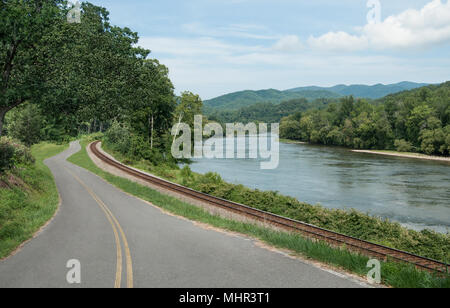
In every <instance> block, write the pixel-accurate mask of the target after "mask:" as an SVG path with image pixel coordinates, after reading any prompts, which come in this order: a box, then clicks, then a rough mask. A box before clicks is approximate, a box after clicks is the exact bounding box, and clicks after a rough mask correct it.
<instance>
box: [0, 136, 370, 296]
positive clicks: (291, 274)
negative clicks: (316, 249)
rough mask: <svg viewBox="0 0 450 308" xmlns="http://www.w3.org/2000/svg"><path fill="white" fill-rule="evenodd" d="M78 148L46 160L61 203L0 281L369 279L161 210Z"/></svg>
mask: <svg viewBox="0 0 450 308" xmlns="http://www.w3.org/2000/svg"><path fill="white" fill-rule="evenodd" d="M79 149H80V145H79V144H78V142H74V143H72V144H71V145H70V148H69V149H68V150H67V151H65V152H63V153H61V154H59V155H57V156H55V157H53V158H50V159H48V160H47V161H46V164H47V165H48V166H49V168H50V169H51V171H52V173H53V175H54V177H55V180H56V183H57V186H58V190H59V192H60V195H61V199H62V203H61V206H60V209H59V211H58V213H57V215H56V216H55V218H54V219H53V221H51V223H50V224H49V225H48V226H47V227H46V228H45V229H44V230H43V231H42V232H41V233H40V234H39V235H38V236H37V237H36V238H35V239H33V240H31V241H30V242H28V243H27V244H26V245H25V246H24V247H23V248H22V249H21V250H20V251H19V252H18V253H17V254H16V255H14V256H12V257H10V258H8V259H6V260H5V261H1V262H0V288H4V287H67V288H70V287H87V288H91V287H106V288H110V287H123V288H125V287H156V288H160V287H170V288H172V287H176V288H212V287H217V288H221V287H225V288H247V287H248V288H278V287H286V288H299V287H363V286H364V285H363V284H361V283H360V282H358V281H356V280H353V279H350V278H348V277H345V276H342V275H338V274H336V273H334V272H330V271H324V270H322V269H319V268H317V267H315V266H313V265H311V264H308V263H305V262H302V261H301V260H297V259H293V258H290V257H288V256H285V255H283V254H281V253H279V252H275V251H271V250H267V249H264V248H260V247H258V246H256V245H255V243H254V241H252V240H250V239H247V238H245V237H239V236H232V235H229V234H225V233H222V232H217V231H214V230H208V229H204V228H201V227H199V226H196V225H195V224H193V223H192V222H190V221H187V220H184V219H180V218H177V217H173V216H170V215H167V214H164V213H163V212H161V211H160V210H159V209H157V208H155V207H153V206H150V205H149V204H147V203H146V202H143V201H141V200H139V199H136V198H134V197H132V196H129V195H127V194H125V193H123V192H121V191H119V190H117V189H116V188H115V187H114V186H112V185H110V184H108V183H106V182H105V181H103V180H102V179H101V178H99V177H97V176H95V175H93V174H92V173H90V172H88V171H86V170H84V169H82V168H79V167H77V166H75V165H73V164H71V163H69V162H67V161H66V159H67V158H68V157H69V156H70V155H72V154H73V153H76V152H77V151H79ZM69 260H78V261H79V264H80V271H79V272H80V277H81V283H73V284H70V283H69V282H68V279H67V275H68V272H69V271H70V273H72V269H76V266H75V267H70V268H68V267H67V263H68V261H69ZM71 266H73V264H72V265H71ZM70 277H72V278H73V277H77V275H75V276H72V275H69V278H70ZM69 280H70V279H69ZM72 282H73V281H72Z"/></svg>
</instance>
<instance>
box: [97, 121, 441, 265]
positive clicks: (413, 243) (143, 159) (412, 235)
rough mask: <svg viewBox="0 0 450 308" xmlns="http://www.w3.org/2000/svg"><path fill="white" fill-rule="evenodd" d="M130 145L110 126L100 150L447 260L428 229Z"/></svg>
mask: <svg viewBox="0 0 450 308" xmlns="http://www.w3.org/2000/svg"><path fill="white" fill-rule="evenodd" d="M133 140H134V138H133V134H132V133H131V132H130V131H129V130H128V129H127V128H126V127H123V126H120V125H113V127H111V129H110V130H108V131H107V132H106V133H105V135H104V138H103V147H104V149H105V150H106V151H108V152H109V153H111V154H112V155H113V156H115V157H116V158H118V159H119V160H121V161H122V162H124V163H126V164H129V165H132V166H134V167H136V168H139V169H142V170H145V171H149V172H152V173H154V174H156V175H158V176H161V177H163V178H166V179H168V180H171V181H174V182H177V183H179V184H182V185H185V186H188V187H190V188H192V189H195V190H198V191H201V192H204V193H207V194H211V195H213V196H216V197H220V198H224V199H228V200H231V201H235V202H238V203H242V204H246V205H248V206H252V207H254V208H257V209H260V210H263V211H268V212H271V213H274V214H278V215H281V216H285V217H289V218H292V219H296V220H300V221H302V222H306V223H310V224H313V225H316V226H319V227H322V228H325V229H329V230H332V231H336V232H339V233H343V234H346V235H350V236H354V237H357V238H361V239H364V240H368V241H371V242H375V243H378V244H382V245H386V246H389V247H392V248H396V249H401V250H405V251H408V252H411V253H414V254H417V255H421V256H424V257H428V258H432V259H436V260H440V261H446V260H450V234H440V233H437V232H434V231H430V230H423V231H421V232H417V231H414V230H409V229H406V228H404V227H402V226H401V225H400V224H398V223H394V222H391V221H389V220H384V219H380V218H378V217H373V216H369V215H367V214H364V213H360V212H358V211H356V210H352V211H345V210H337V209H336V210H332V209H326V208H324V207H322V206H318V205H311V204H307V203H304V202H301V201H299V200H297V199H295V198H292V197H288V196H283V195H280V194H279V193H277V192H273V191H259V190H253V189H249V188H247V187H245V186H243V185H235V184H230V183H227V182H225V181H224V180H223V179H222V178H221V177H220V176H219V175H218V174H215V173H207V174H204V175H201V174H196V173H194V172H192V171H191V170H190V168H189V166H188V165H186V166H184V167H183V168H182V169H180V168H179V167H178V166H177V164H176V163H175V162H174V161H168V160H164V159H163V157H162V156H160V157H159V158H158V157H155V156H153V155H151V153H150V152H145V151H136V150H135V149H137V148H139V147H138V144H132V143H133Z"/></svg>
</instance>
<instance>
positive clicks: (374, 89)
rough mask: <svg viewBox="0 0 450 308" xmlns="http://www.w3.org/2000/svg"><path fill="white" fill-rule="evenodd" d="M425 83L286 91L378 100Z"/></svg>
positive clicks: (303, 88)
mask: <svg viewBox="0 0 450 308" xmlns="http://www.w3.org/2000/svg"><path fill="white" fill-rule="evenodd" d="M427 85H428V84H425V83H415V82H408V81H403V82H399V83H395V84H388V85H384V84H376V85H373V86H368V85H350V86H347V85H337V86H334V87H300V88H295V89H291V90H288V91H290V92H301V91H305V90H315V91H318V90H321V91H330V92H333V93H337V94H339V95H342V96H350V95H352V96H354V97H358V98H371V99H379V98H382V97H384V96H386V95H389V94H395V93H399V92H402V91H407V90H412V89H416V88H420V87H424V86H427Z"/></svg>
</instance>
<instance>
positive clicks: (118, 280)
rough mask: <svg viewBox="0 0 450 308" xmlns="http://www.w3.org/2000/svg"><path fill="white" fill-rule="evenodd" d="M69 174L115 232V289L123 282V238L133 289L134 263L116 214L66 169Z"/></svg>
mask: <svg viewBox="0 0 450 308" xmlns="http://www.w3.org/2000/svg"><path fill="white" fill-rule="evenodd" d="M64 168H65V169H66V170H67V172H69V173H70V174H71V175H72V176H73V177H74V178H75V180H77V182H78V183H80V184H81V186H83V187H84V188H85V189H86V191H87V192H88V193H89V194H90V195H91V196H92V198H93V199H94V200H95V202H97V204H98V205H99V206H100V208H101V209H102V211H103V212H104V213H105V216H106V218H107V219H108V221H109V223H110V224H111V227H112V229H113V232H114V237H115V240H116V247H117V264H116V280H115V283H114V287H115V288H120V287H121V281H122V259H123V258H122V245H121V243H120V237H119V233H120V236H121V237H122V241H123V246H124V249H125V258H126V266H127V287H128V288H133V263H132V260H131V253H130V247H129V246H128V241H127V238H126V236H125V233H124V232H123V229H122V227H121V226H120V224H119V222H118V221H117V219H116V217H115V216H114V214H113V213H112V212H111V210H110V209H109V208H108V206H107V205H106V204H105V203H104V202H103V201H102V200H101V199H100V198H99V197H98V196H97V195H96V194H95V193H94V192H93V191H92V189H90V188H89V187H88V186H87V185H86V184H85V183H84V182H83V181H82V180H81V179H80V178H79V177H78V176H76V175H75V174H74V173H73V172H71V171H70V170H69V169H67V168H66V167H64Z"/></svg>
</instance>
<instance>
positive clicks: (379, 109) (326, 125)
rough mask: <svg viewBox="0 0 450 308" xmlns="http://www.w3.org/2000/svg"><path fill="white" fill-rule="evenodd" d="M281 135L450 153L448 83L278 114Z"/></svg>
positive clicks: (365, 146) (356, 145)
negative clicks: (293, 113) (279, 115)
mask: <svg viewBox="0 0 450 308" xmlns="http://www.w3.org/2000/svg"><path fill="white" fill-rule="evenodd" d="M280 130H281V137H282V138H288V139H293V140H300V141H305V142H311V143H318V144H324V145H338V146H346V147H351V148H356V149H395V150H398V151H401V152H422V153H425V154H430V155H431V154H433V155H449V154H450V82H446V83H443V84H441V85H432V86H427V87H423V88H419V89H415V90H411V91H406V92H401V93H398V94H394V95H389V96H387V97H385V98H383V99H380V100H378V101H376V102H373V103H369V102H368V101H366V100H364V99H358V100H355V99H354V98H353V97H346V98H343V99H342V100H341V102H340V103H339V104H330V105H329V106H328V107H327V108H325V109H323V110H309V111H306V112H304V113H302V114H295V115H291V116H288V117H285V118H283V120H282V122H281V127H280Z"/></svg>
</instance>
